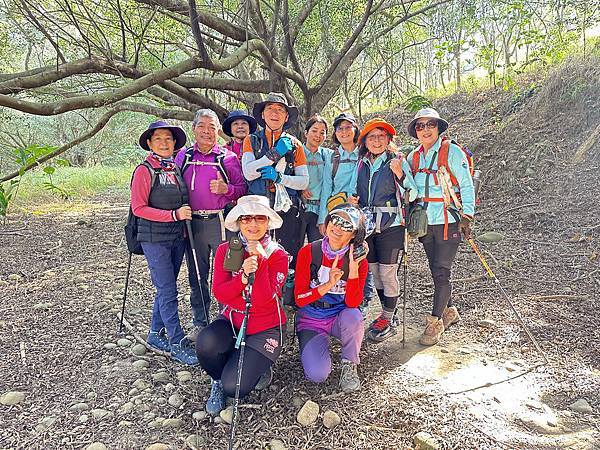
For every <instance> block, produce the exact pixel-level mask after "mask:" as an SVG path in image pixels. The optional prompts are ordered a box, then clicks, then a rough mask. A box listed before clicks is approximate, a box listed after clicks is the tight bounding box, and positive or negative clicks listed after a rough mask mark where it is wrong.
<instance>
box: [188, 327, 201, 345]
mask: <svg viewBox="0 0 600 450" xmlns="http://www.w3.org/2000/svg"><path fill="white" fill-rule="evenodd" d="M203 328H204V327H203V326H201V325H194V327H193V328H192V329H191V330H190V331H189V333H188V334H186V335H185V338H186V339H187V340H188V341H190V342H191V343H192V345H193V346H196V341H197V340H198V335H199V334H200V332H201V331H202V329H203Z"/></svg>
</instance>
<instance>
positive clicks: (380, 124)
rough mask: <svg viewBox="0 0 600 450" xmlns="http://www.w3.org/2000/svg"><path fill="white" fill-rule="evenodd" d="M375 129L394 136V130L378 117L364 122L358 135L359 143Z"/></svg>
mask: <svg viewBox="0 0 600 450" xmlns="http://www.w3.org/2000/svg"><path fill="white" fill-rule="evenodd" d="M375 128H382V129H384V130H385V131H387V132H388V133H389V134H391V135H392V136H396V129H395V128H394V127H393V126H392V124H390V123H389V122H386V121H385V120H383V119H382V118H380V117H375V118H374V119H370V120H367V121H366V122H365V125H364V126H363V129H362V130H360V134H359V135H358V140H359V142H360V141H362V140H363V139H364V137H365V136H366V135H367V134H369V133H370V132H371V131H373V130H374V129H375Z"/></svg>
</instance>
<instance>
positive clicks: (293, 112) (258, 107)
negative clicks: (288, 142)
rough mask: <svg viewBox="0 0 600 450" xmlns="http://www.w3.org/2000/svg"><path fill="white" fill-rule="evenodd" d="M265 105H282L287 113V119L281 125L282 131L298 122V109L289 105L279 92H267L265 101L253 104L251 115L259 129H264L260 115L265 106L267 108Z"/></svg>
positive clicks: (263, 122)
mask: <svg viewBox="0 0 600 450" xmlns="http://www.w3.org/2000/svg"><path fill="white" fill-rule="evenodd" d="M267 103H279V104H280V105H283V107H284V108H285V109H286V111H287V113H288V118H287V120H286V122H285V123H284V124H283V129H284V130H286V129H288V128H290V127H292V126H294V124H295V123H296V121H297V120H298V108H296V107H295V106H291V105H289V104H288V102H287V99H286V98H285V95H283V94H281V93H279V92H269V94H268V95H267V99H266V100H265V101H262V102H258V103H255V104H254V107H253V108H252V115H253V116H254V118H255V119H256V121H257V122H258V124H259V125H260V126H261V127H263V128H266V124H265V119H263V117H262V113H263V111H264V109H265V106H267Z"/></svg>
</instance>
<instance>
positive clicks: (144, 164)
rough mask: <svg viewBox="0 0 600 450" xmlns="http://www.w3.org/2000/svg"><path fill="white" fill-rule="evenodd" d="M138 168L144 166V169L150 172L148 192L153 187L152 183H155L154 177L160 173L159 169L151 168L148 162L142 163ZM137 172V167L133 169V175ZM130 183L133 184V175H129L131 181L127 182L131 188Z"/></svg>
mask: <svg viewBox="0 0 600 450" xmlns="http://www.w3.org/2000/svg"><path fill="white" fill-rule="evenodd" d="M140 166H144V167H145V168H146V169H148V172H150V190H152V188H153V187H154V181H156V175H157V174H159V173H161V172H162V169H161V168H158V169H155V168H154V167H152V165H151V164H150V163H149V162H148V161H142V162H141V163H140V164H139V165H138V167H140ZM136 170H137V167H136V168H135V170H134V171H133V173H135V171H136ZM131 183H133V175H131V181H130V182H129V185H130V186H131Z"/></svg>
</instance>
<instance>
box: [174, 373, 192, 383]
mask: <svg viewBox="0 0 600 450" xmlns="http://www.w3.org/2000/svg"><path fill="white" fill-rule="evenodd" d="M177 380H178V381H179V382H180V383H185V382H187V381H191V380H192V374H191V372H188V371H187V370H182V371H180V372H177Z"/></svg>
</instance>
